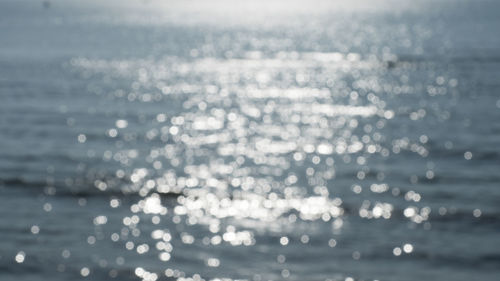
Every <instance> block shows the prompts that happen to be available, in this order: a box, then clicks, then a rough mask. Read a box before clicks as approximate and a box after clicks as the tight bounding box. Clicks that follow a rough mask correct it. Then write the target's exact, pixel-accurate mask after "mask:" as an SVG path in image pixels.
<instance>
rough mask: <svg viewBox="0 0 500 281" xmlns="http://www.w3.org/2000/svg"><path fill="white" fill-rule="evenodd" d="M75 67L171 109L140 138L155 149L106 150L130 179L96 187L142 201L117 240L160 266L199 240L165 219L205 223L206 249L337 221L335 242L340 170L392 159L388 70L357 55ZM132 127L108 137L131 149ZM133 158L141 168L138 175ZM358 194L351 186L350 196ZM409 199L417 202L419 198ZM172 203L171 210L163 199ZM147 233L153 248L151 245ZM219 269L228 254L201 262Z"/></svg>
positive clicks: (134, 97) (416, 216)
mask: <svg viewBox="0 0 500 281" xmlns="http://www.w3.org/2000/svg"><path fill="white" fill-rule="evenodd" d="M71 65H72V67H73V68H74V69H76V71H79V72H83V73H87V74H89V73H90V74H91V75H108V76H111V77H114V79H122V80H125V81H132V82H131V88H124V89H119V90H116V91H114V92H112V93H110V94H109V95H110V98H112V99H116V100H117V101H125V102H127V103H165V104H166V107H167V108H166V109H165V110H164V111H160V112H156V113H154V114H153V118H152V119H151V120H146V121H147V122H148V123H149V124H152V125H151V126H149V128H148V129H147V131H146V132H145V133H144V134H145V139H146V140H147V141H150V142H152V143H156V145H153V146H150V147H149V149H148V150H146V151H141V150H140V149H135V148H134V147H133V145H132V147H131V148H130V149H128V150H127V149H123V150H118V151H115V152H111V151H109V152H106V153H105V154H104V155H103V159H104V160H106V161H116V162H119V163H121V164H122V166H123V168H120V169H118V170H117V171H116V176H117V177H118V178H120V179H122V180H124V181H125V182H126V184H125V185H124V184H123V182H120V184H118V185H117V184H116V183H113V182H109V181H108V182H106V181H100V180H97V181H96V187H97V188H99V189H101V190H103V191H104V190H106V189H112V188H118V189H120V190H121V191H123V192H124V193H126V194H138V195H140V196H141V197H142V199H140V200H139V201H138V202H136V203H135V204H132V205H131V206H130V215H129V216H126V217H125V218H123V225H124V226H125V229H126V230H122V234H123V231H125V233H129V232H130V233H132V237H130V236H129V235H122V236H121V237H120V238H119V239H121V240H123V243H124V245H125V247H126V248H127V249H128V250H131V251H136V252H137V253H138V254H139V255H143V254H146V253H148V252H156V253H157V255H158V259H159V260H160V261H162V262H170V261H171V260H173V259H175V251H176V248H175V247H173V244H172V239H180V241H181V242H182V244H184V245H191V244H193V243H195V242H196V241H197V239H199V238H197V237H195V236H197V234H196V233H194V232H193V233H190V232H189V231H190V230H189V227H181V228H182V229H184V231H182V232H181V233H180V236H178V237H173V236H172V233H171V232H170V230H169V229H167V228H165V227H164V226H165V223H163V221H165V220H170V221H171V222H172V223H173V225H172V224H171V223H167V224H166V225H171V227H175V225H184V224H185V225H186V226H196V227H199V226H204V227H205V229H206V230H205V231H207V230H208V233H207V235H206V236H205V237H203V238H202V243H203V244H206V245H211V246H218V245H222V244H225V245H232V246H247V247H251V246H254V245H258V244H259V241H258V238H256V234H257V233H258V232H261V231H271V232H272V233H277V234H280V235H283V234H285V235H286V233H289V232H290V231H291V232H290V233H293V229H294V225H295V224H297V225H298V224H299V222H306V221H322V222H323V223H326V224H330V225H331V230H330V231H331V236H332V237H334V236H335V235H338V234H339V233H341V231H342V227H343V225H344V216H345V212H346V210H345V208H344V207H343V201H342V199H341V198H339V197H338V196H337V195H336V190H335V188H331V187H330V186H331V183H332V182H334V180H335V177H336V166H337V165H339V163H342V162H343V163H350V162H351V161H355V164H356V165H359V172H358V173H357V175H356V179H359V180H363V179H364V177H365V174H366V172H365V169H364V167H366V165H367V162H368V161H369V158H370V155H375V154H377V155H380V156H381V157H388V155H389V153H390V150H389V149H392V150H394V148H390V147H384V145H383V143H382V141H383V140H384V135H382V133H381V132H380V130H381V129H383V128H384V126H385V124H386V122H387V121H388V120H391V119H392V118H394V117H395V112H394V110H392V109H390V108H387V106H386V102H385V101H384V100H383V87H384V85H382V84H381V83H382V81H379V80H377V75H378V74H379V73H380V72H384V71H385V69H386V68H385V67H386V64H385V63H384V62H383V61H377V60H375V59H373V58H370V59H363V58H362V56H361V55H358V54H341V53H285V52H280V53H277V54H276V55H275V57H264V55H263V54H261V53H259V52H250V53H247V54H246V55H244V56H243V57H242V58H240V59H227V60H221V59H215V58H199V59H198V58H194V59H192V60H182V59H179V58H176V57H167V58H164V59H161V60H157V61H154V60H123V61H107V60H91V59H86V58H75V59H73V60H72V61H71ZM353 75H354V76H356V77H357V78H354V81H353V83H352V84H354V85H355V87H353V88H351V87H350V86H348V85H347V84H346V81H348V80H353V77H352V76H353ZM361 77H366V78H361ZM170 100H175V101H179V100H181V101H182V103H181V106H182V108H171V107H169V106H168V103H169V101H170ZM131 123H133V121H132V120H126V119H125V118H123V119H118V120H117V121H116V122H115V125H116V126H115V128H111V129H110V130H109V131H108V132H107V134H108V137H109V138H111V139H116V142H119V143H120V144H123V142H125V143H127V142H131V143H133V142H132V141H131V140H133V141H134V142H136V141H137V139H136V138H135V139H134V138H128V139H127V136H130V133H131V131H132V130H133V128H130V126H129V125H130V124H131ZM395 147H397V149H400V150H401V149H407V150H410V149H411V150H412V151H414V152H415V153H418V154H420V155H421V156H425V155H426V153H427V151H426V150H425V148H424V147H423V146H421V145H419V144H415V143H414V144H410V143H409V141H408V140H401V141H399V143H398V141H396V143H395ZM352 159H355V160H352ZM135 162H138V163H144V164H140V165H144V166H143V167H140V166H139V167H140V168H139V167H138V166H137V165H139V164H134V163H135ZM340 165H341V164H340ZM391 188H392V187H389V186H388V185H387V184H386V183H380V184H373V185H371V186H370V191H371V192H373V193H384V192H389V191H391ZM361 190H362V189H361V187H359V188H353V191H354V192H355V193H360V192H361ZM392 191H393V193H394V189H392ZM406 197H407V198H406V199H407V200H414V201H415V202H417V201H419V200H420V198H419V195H418V194H416V193H413V194H410V195H408V194H406ZM166 198H167V199H166ZM168 198H173V199H168ZM172 200H173V201H175V203H173V204H172V203H168V202H169V201H170V202H172ZM110 204H115V205H116V202H114V203H113V201H112V202H111V203H110ZM350 212H354V213H357V215H359V217H361V218H365V219H379V218H380V219H390V218H391V216H392V214H393V212H394V206H393V205H392V204H391V203H389V202H375V201H374V202H370V201H365V202H364V203H363V204H362V206H361V207H360V209H359V211H355V210H350ZM429 212H430V209H428V208H422V209H419V208H417V207H414V206H409V207H408V208H406V209H405V210H404V216H405V217H407V218H408V219H411V220H412V221H414V222H416V223H422V222H424V221H426V220H427V219H428V215H429ZM149 220H150V221H151V222H149ZM94 222H95V224H96V225H101V224H105V223H106V219H105V217H104V218H103V217H96V218H95V221H94ZM141 224H151V225H150V227H148V228H149V229H151V228H153V230H151V231H150V233H141V231H140V230H139V229H140V225H141ZM156 226H157V227H156ZM192 231H194V230H192ZM304 235H305V236H300V240H301V241H302V243H306V244H307V243H308V241H309V236H307V235H306V234H304ZM141 236H151V237H152V238H153V239H154V241H157V242H155V243H153V244H152V243H148V242H144V241H145V240H144V239H141ZM116 239H118V238H116ZM140 241H142V242H140ZM304 241H306V242H304ZM332 241H333V242H332ZM279 243H280V244H281V245H282V246H286V245H288V243H289V238H288V237H287V236H282V237H281V238H280V239H279ZM336 244H337V242H336V240H335V239H333V238H332V239H330V240H329V241H328V245H330V247H335V245H336ZM408 245H409V246H408ZM402 249H403V250H401V249H400V248H394V251H393V253H394V255H395V256H399V255H401V253H403V252H404V253H410V252H412V251H413V247H412V245H411V244H405V245H404V246H402ZM179 251H182V249H179ZM238 251H239V250H238ZM389 251H392V250H389ZM360 257H361V253H360V252H354V253H353V258H354V259H359V258H360ZM223 263H224V257H219V258H217V257H206V264H205V265H206V266H207V267H212V268H213V267H219V266H221V264H223ZM148 270H150V271H151V272H150V271H148ZM135 274H136V275H137V276H138V277H140V278H142V279H143V280H156V279H157V278H158V277H159V274H160V275H161V274H165V275H166V276H167V277H175V278H180V277H183V276H185V274H186V273H184V272H183V269H182V268H171V267H170V266H169V264H168V263H167V264H166V270H165V271H164V272H155V269H148V268H147V267H137V268H136V270H135ZM289 276H290V271H289V270H288V269H284V270H283V271H281V278H285V277H286V278H288V277H289ZM197 277H199V275H195V276H193V278H194V279H196V278H197ZM218 277H219V276H218ZM220 277H224V276H220ZM194 279H193V280H194Z"/></svg>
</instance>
